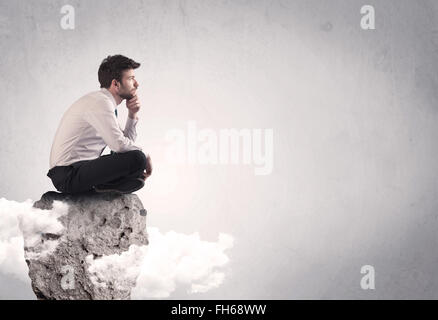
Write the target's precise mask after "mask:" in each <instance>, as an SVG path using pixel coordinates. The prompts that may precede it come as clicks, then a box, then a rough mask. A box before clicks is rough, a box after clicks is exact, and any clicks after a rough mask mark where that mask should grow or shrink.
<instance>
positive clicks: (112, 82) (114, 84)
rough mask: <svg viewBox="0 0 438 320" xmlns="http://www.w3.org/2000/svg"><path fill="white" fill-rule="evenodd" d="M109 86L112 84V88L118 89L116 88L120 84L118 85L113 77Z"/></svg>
mask: <svg viewBox="0 0 438 320" xmlns="http://www.w3.org/2000/svg"><path fill="white" fill-rule="evenodd" d="M111 86H113V87H114V89H116V90H118V89H119V88H120V85H119V83H118V82H117V80H116V79H113V80H112V81H111Z"/></svg>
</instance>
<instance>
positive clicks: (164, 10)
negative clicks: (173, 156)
mask: <svg viewBox="0 0 438 320" xmlns="http://www.w3.org/2000/svg"><path fill="white" fill-rule="evenodd" d="M65 4H70V5H72V6H73V7H74V8H75V17H76V20H75V24H76V26H75V29H74V30H63V29H62V28H61V27H60V19H61V17H62V14H61V13H60V8H61V7H62V6H63V5H65ZM365 4H369V5H373V6H374V8H375V10H376V29H375V30H362V29H361V28H360V19H361V14H360V8H361V7H362V6H363V5H365ZM437 14H438V2H436V1H434V0H422V1H412V0H411V1H408V0H386V1H365V0H348V1H347V0H332V1H323V0H318V1H317V0H310V1H309V0H305V1H304V0H272V1H268V0H266V1H255V0H254V1H239V0H235V1H195V0H193V1H177V0H174V1H161V0H160V1H140V0H139V1H133V0H130V1H114V0H105V1H79V0H76V1H73V0H70V1H23V0H19V1H5V0H0V39H1V41H0V47H1V53H2V58H1V60H0V70H1V72H0V92H1V100H2V101H1V104H0V106H1V120H2V121H1V123H2V125H1V126H0V137H1V139H2V141H1V144H0V150H1V152H0V153H1V157H0V197H4V198H6V199H8V200H15V201H24V200H26V199H33V200H37V199H39V197H40V196H41V195H42V193H44V192H45V191H47V190H54V189H53V186H52V185H51V182H50V180H49V179H48V178H47V177H46V173H47V170H48V159H49V152H50V147H51V143H52V139H53V137H54V134H55V131H56V128H57V126H58V123H59V120H60V119H61V116H62V114H63V112H64V111H65V110H66V109H67V108H68V107H69V106H70V105H71V103H72V102H74V101H75V100H76V99H77V98H79V97H80V96H81V95H83V94H85V93H88V92H90V91H93V90H97V89H98V87H99V86H98V82H97V68H98V66H99V64H100V62H101V60H102V59H103V58H104V57H105V56H107V55H109V54H115V53H122V54H124V55H127V56H129V57H132V58H133V59H135V60H137V61H140V62H141V63H142V67H141V68H140V69H138V70H137V79H138V80H139V82H140V90H139V96H140V97H141V99H142V104H143V105H142V111H141V113H140V118H141V120H140V123H139V125H138V132H139V138H138V141H139V144H140V145H142V146H143V147H144V149H145V150H146V151H147V152H148V153H149V154H150V155H151V157H152V160H153V163H154V174H153V176H152V177H151V179H150V180H149V182H148V184H147V186H146V187H145V188H144V189H142V190H141V191H140V192H139V193H138V195H139V196H140V198H141V199H142V201H143V202H144V204H145V206H146V207H147V208H148V211H149V218H148V219H149V220H148V223H149V224H150V225H153V226H156V227H159V228H160V230H162V231H167V230H176V231H178V232H184V233H191V232H194V231H198V232H199V233H200V235H201V237H202V238H203V239H205V240H211V241H214V240H216V239H217V235H218V233H219V232H226V233H229V234H231V235H233V236H234V237H235V245H234V248H233V249H231V251H230V259H231V261H230V264H229V272H228V273H227V277H226V279H225V281H224V283H223V285H222V286H220V287H219V288H217V289H215V290H211V291H209V292H207V293H204V294H197V295H191V296H188V295H187V294H186V293H185V291H184V290H182V289H181V290H178V291H177V292H176V293H175V294H173V295H172V297H171V298H187V297H190V298H195V299H221V298H230V299H295V298H300V299H307V298H315V299H319V298H328V299H336V298H358V299H381V298H438V269H437V267H436V264H437V260H438V252H437V250H436V248H437V245H438V237H437V236H436V230H437V227H438V220H437V208H438V196H437V195H438V194H437V191H438V189H437V187H438V185H437V181H438V180H437V172H438V171H437V169H438V161H437V155H438V152H437V151H438V150H437V147H436V139H437V137H438V126H437V125H436V121H437V113H438V112H437V110H438V109H437V104H438V91H437V90H436V87H437V84H438V77H437V71H438V64H437V62H436V59H437V57H438V20H437ZM119 109H123V111H122V112H121V117H126V114H127V113H126V110H125V109H126V108H122V106H120V107H119ZM189 120H194V121H196V123H197V125H198V126H199V127H200V128H212V129H213V130H219V129H221V128H262V129H263V128H272V129H274V158H273V159H274V167H273V171H272V173H271V174H270V175H266V176H256V175H254V172H253V168H252V167H251V166H247V165H184V164H181V165H174V164H170V163H168V162H167V161H166V158H165V152H166V147H167V144H166V141H165V139H164V137H165V135H166V132H168V131H169V130H170V129H172V128H181V129H184V128H186V124H187V121H189ZM0 223H1V222H0ZM366 264H369V265H372V266H374V267H375V271H376V289H375V290H362V289H361V287H360V279H361V277H362V275H361V274H360V268H361V266H363V265H366ZM17 297H18V298H29V299H32V298H33V294H32V292H31V290H30V288H29V287H27V286H25V285H23V284H21V283H19V282H17V281H16V280H14V279H12V278H9V277H8V276H6V275H0V298H3V299H5V298H17Z"/></svg>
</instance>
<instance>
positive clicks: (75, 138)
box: [49, 88, 142, 169]
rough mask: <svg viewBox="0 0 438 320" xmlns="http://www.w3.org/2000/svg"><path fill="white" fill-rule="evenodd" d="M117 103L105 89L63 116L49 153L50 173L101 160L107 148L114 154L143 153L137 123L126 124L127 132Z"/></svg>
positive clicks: (75, 104)
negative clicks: (58, 169)
mask: <svg viewBox="0 0 438 320" xmlns="http://www.w3.org/2000/svg"><path fill="white" fill-rule="evenodd" d="M116 108H117V103H116V100H115V99H114V97H113V95H112V94H111V92H109V91H108V90H107V89H105V88H102V89H100V90H98V91H93V92H90V93H88V94H86V95H85V96H83V97H82V98H80V99H78V100H77V101H76V102H74V103H73V105H72V106H71V107H70V108H69V109H68V110H67V111H66V112H65V113H64V115H63V117H62V119H61V123H60V124H59V127H58V129H57V131H56V134H55V139H54V141H53V144H52V149H51V151H50V163H49V165H50V169H52V168H53V167H55V166H68V165H70V164H72V163H74V162H77V161H81V160H93V159H96V158H98V157H99V156H100V155H101V154H102V152H103V150H104V149H105V147H106V146H108V147H109V148H110V149H111V150H113V151H115V152H118V153H119V152H126V151H130V150H142V149H141V148H140V147H139V146H136V145H135V144H134V141H135V139H136V138H137V131H136V129H135V126H136V125H137V121H138V120H137V119H131V118H130V117H129V116H128V117H127V118H128V119H127V120H126V125H125V130H122V128H121V127H120V125H119V122H118V120H117V118H116V115H115V113H114V112H115V110H116Z"/></svg>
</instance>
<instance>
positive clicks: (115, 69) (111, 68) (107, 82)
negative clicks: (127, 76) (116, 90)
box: [97, 54, 140, 89]
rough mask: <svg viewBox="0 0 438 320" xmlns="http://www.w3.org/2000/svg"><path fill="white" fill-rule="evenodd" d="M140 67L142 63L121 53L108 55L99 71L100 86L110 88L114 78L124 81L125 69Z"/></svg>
mask: <svg viewBox="0 0 438 320" xmlns="http://www.w3.org/2000/svg"><path fill="white" fill-rule="evenodd" d="M138 67H140V63H138V62H135V61H134V60H132V59H129V58H127V57H125V56H122V55H120V54H116V55H114V56H108V57H106V58H105V59H103V61H102V63H101V64H100V67H99V71H98V73H97V75H98V77H99V82H100V87H101V88H107V89H108V88H109V87H110V86H111V82H112V81H113V79H116V80H117V81H119V82H122V73H123V71H124V70H129V69H137V68H138Z"/></svg>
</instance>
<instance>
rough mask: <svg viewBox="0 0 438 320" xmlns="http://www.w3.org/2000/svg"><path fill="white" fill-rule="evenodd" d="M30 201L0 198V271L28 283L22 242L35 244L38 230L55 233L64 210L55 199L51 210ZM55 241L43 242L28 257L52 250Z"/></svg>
mask: <svg viewBox="0 0 438 320" xmlns="http://www.w3.org/2000/svg"><path fill="white" fill-rule="evenodd" d="M32 205H33V202H32V200H26V201H25V202H16V201H10V200H6V199H5V198H1V199H0V217H1V219H2V223H1V224H0V272H1V273H4V274H8V275H11V276H13V277H14V278H16V279H19V280H21V281H24V282H25V283H28V284H29V285H30V279H29V277H28V275H27V273H28V267H27V264H26V262H25V253H24V245H26V246H30V245H35V244H37V243H38V241H39V239H40V238H39V235H40V233H41V232H50V233H58V232H60V231H61V230H62V224H61V223H60V222H59V221H58V219H57V218H58V217H60V216H61V215H63V214H65V213H66V212H67V207H66V205H65V204H63V203H62V202H59V201H55V202H54V204H53V209H52V210H44V212H43V210H40V209H38V208H33V207H32ZM56 246H57V242H56V241H46V242H45V243H44V244H41V245H39V246H38V248H37V249H38V250H37V251H36V252H33V253H31V254H30V255H29V256H27V258H30V259H31V258H39V257H41V256H44V255H46V254H48V253H50V252H52V251H53V250H54V249H55V248H56Z"/></svg>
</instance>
